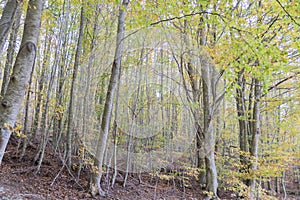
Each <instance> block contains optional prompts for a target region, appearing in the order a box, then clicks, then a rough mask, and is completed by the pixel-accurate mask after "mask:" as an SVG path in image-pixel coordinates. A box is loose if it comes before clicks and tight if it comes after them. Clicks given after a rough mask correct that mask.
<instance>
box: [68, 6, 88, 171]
mask: <svg viewBox="0 0 300 200" xmlns="http://www.w3.org/2000/svg"><path fill="white" fill-rule="evenodd" d="M83 6H84V5H82V7H81V17H80V27H79V36H78V41H77V49H76V54H75V61H74V69H73V78H72V85H71V91H70V102H69V120H68V130H67V164H68V167H69V168H71V165H72V131H73V130H72V129H73V121H74V120H73V112H74V111H73V110H74V109H73V107H74V99H75V85H76V78H77V73H78V66H79V62H80V56H81V51H82V37H83V29H84V21H85V14H84V8H83Z"/></svg>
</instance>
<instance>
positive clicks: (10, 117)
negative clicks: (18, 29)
mask: <svg viewBox="0 0 300 200" xmlns="http://www.w3.org/2000/svg"><path fill="white" fill-rule="evenodd" d="M43 2H44V1H43V0H31V1H29V4H28V8H27V16H26V19H25V27H24V32H23V38H22V43H21V47H20V50H19V53H18V55H17V58H16V62H15V65H14V68H13V73H12V76H11V79H10V81H9V84H8V87H7V91H6V93H5V96H4V98H3V99H2V101H1V105H0V131H1V138H0V164H1V162H2V159H3V155H4V152H5V149H6V146H7V143H8V140H9V138H10V136H11V133H12V128H13V127H14V124H15V121H16V118H17V115H18V113H19V109H20V105H21V101H22V99H23V97H24V94H25V92H24V91H26V88H27V84H28V81H29V77H30V73H31V71H32V67H33V65H34V61H35V57H36V48H37V40H38V36H39V32H40V20H41V13H42V8H43Z"/></svg>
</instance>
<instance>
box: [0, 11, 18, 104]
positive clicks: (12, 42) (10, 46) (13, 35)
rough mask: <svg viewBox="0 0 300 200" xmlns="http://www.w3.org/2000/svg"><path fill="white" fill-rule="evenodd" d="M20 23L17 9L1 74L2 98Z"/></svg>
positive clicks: (11, 64)
mask: <svg viewBox="0 0 300 200" xmlns="http://www.w3.org/2000/svg"><path fill="white" fill-rule="evenodd" d="M20 21H21V9H20V7H19V8H18V9H17V13H16V18H15V21H14V24H13V27H12V31H11V34H10V39H9V44H8V49H7V55H6V62H5V68H4V74H3V79H2V86H1V97H4V94H5V92H6V89H7V85H8V82H9V76H10V73H11V68H12V66H13V61H14V55H15V51H16V44H17V36H18V31H19V27H20ZM0 56H1V54H0ZM1 97H0V98H1Z"/></svg>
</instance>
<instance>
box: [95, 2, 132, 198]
mask: <svg viewBox="0 0 300 200" xmlns="http://www.w3.org/2000/svg"><path fill="white" fill-rule="evenodd" d="M128 4H129V0H123V2H122V5H121V7H120V10H119V17H118V30H117V42H116V45H117V46H116V51H115V56H114V61H113V66H112V72H111V76H110V81H109V85H108V90H107V94H106V99H105V105H104V111H103V115H102V122H101V127H100V136H99V139H98V143H97V144H98V145H97V150H96V156H95V158H94V166H95V168H96V169H97V170H96V171H93V172H92V177H91V184H90V189H91V193H92V195H93V196H95V195H97V194H100V195H101V196H104V195H105V192H104V191H103V190H102V188H101V185H100V181H101V177H102V173H103V172H102V165H103V158H104V153H105V149H106V143H107V138H108V133H109V126H110V121H111V115H112V107H113V101H114V94H115V90H116V86H117V83H118V81H119V80H118V79H119V74H120V71H121V59H122V50H123V43H124V40H123V39H124V32H125V15H126V10H125V9H126V8H127V6H128Z"/></svg>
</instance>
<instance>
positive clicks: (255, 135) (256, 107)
mask: <svg viewBox="0 0 300 200" xmlns="http://www.w3.org/2000/svg"><path fill="white" fill-rule="evenodd" d="M254 84H255V85H254V104H253V117H252V129H251V130H252V144H251V152H250V154H251V156H253V159H254V160H252V163H251V170H252V171H253V172H255V171H256V170H257V159H258V142H259V135H260V119H259V118H260V98H261V94H262V87H261V85H260V84H261V82H260V81H259V80H258V79H257V78H256V79H255V80H254ZM250 189H251V191H250V197H251V198H255V191H256V178H255V177H252V179H251V180H250Z"/></svg>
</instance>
